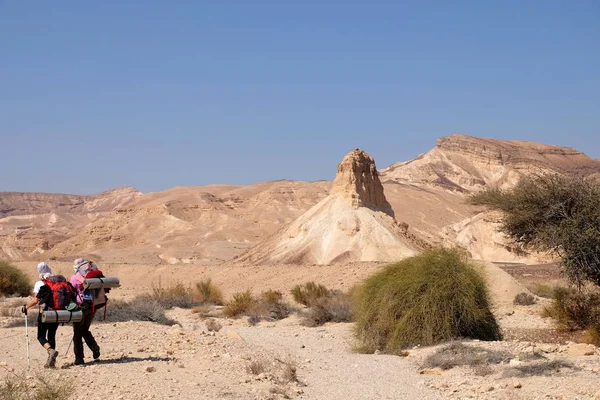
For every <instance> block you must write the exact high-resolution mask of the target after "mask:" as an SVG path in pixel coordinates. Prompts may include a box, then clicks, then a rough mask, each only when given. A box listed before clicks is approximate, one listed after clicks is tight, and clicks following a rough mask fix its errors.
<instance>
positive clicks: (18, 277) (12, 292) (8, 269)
mask: <svg viewBox="0 0 600 400" xmlns="http://www.w3.org/2000/svg"><path fill="white" fill-rule="evenodd" d="M32 290H33V285H32V284H31V281H30V280H29V278H28V277H27V275H25V274H24V273H23V272H22V271H21V270H19V269H17V268H16V267H14V266H12V265H10V264H8V263H6V262H4V261H0V296H21V297H25V296H29V295H30V294H31V291H32Z"/></svg>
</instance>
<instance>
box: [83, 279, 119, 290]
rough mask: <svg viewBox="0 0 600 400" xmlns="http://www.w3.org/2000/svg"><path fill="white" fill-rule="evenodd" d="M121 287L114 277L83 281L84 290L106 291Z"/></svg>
mask: <svg viewBox="0 0 600 400" xmlns="http://www.w3.org/2000/svg"><path fill="white" fill-rule="evenodd" d="M119 286H121V284H120V283H119V278H117V277H116V276H107V277H105V278H89V279H86V280H84V281H83V288H84V289H100V288H103V289H106V288H118V287H119Z"/></svg>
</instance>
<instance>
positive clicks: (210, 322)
mask: <svg viewBox="0 0 600 400" xmlns="http://www.w3.org/2000/svg"><path fill="white" fill-rule="evenodd" d="M204 324H205V325H206V329H208V331H209V332H219V331H220V330H221V328H222V327H223V325H221V324H220V323H219V321H217V320H216V319H214V318H209V319H207V320H206V321H204Z"/></svg>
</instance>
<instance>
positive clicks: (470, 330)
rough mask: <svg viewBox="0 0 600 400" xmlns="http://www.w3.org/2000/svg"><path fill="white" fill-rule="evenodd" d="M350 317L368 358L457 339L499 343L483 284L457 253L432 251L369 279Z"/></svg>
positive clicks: (441, 250) (359, 292)
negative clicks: (378, 352)
mask: <svg viewBox="0 0 600 400" xmlns="http://www.w3.org/2000/svg"><path fill="white" fill-rule="evenodd" d="M354 317H355V320H356V335H357V337H358V339H359V341H360V342H361V343H362V345H363V346H364V348H365V349H368V350H369V351H370V352H374V351H375V350H380V351H384V352H386V353H392V354H393V353H397V352H398V351H399V350H401V349H403V348H407V347H409V346H415V345H432V344H437V343H442V342H446V341H450V340H453V339H456V338H461V337H470V338H477V339H482V340H499V339H501V334H500V328H499V327H498V324H497V322H496V319H495V318H494V315H493V314H492V312H491V311H490V306H489V300H488V294H487V288H486V286H485V282H484V280H483V278H482V277H481V276H480V275H479V273H478V272H477V270H476V267H475V266H473V265H471V264H470V263H469V262H468V261H467V259H466V256H465V255H464V254H463V253H462V252H460V251H459V250H446V249H437V250H430V251H427V252H425V253H423V254H421V255H419V256H415V257H411V258H408V259H405V260H403V261H400V262H399V263H397V264H392V265H389V266H387V267H386V268H385V269H383V270H382V271H381V272H379V273H377V274H375V275H373V276H372V277H370V278H368V279H367V280H366V281H365V283H364V284H363V285H362V287H361V288H360V289H359V290H357V294H356V296H355V307H354Z"/></svg>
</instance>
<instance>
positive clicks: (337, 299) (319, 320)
mask: <svg viewBox="0 0 600 400" xmlns="http://www.w3.org/2000/svg"><path fill="white" fill-rule="evenodd" d="M351 320H352V298H351V297H350V296H349V295H348V294H346V293H342V292H331V293H330V294H329V295H328V296H326V297H320V298H318V299H316V300H314V301H313V302H312V303H311V306H310V307H309V309H308V310H306V311H305V312H304V313H303V318H302V320H301V321H300V323H301V324H302V325H304V326H311V327H313V326H319V325H323V324H324V323H326V322H350V321H351Z"/></svg>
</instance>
